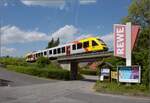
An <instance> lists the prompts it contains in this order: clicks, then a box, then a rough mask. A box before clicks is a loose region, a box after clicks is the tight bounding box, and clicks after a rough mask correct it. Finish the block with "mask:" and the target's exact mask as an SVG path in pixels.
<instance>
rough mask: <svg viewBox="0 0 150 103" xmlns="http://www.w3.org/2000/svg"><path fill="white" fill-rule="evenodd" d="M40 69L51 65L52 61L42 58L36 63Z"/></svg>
mask: <svg viewBox="0 0 150 103" xmlns="http://www.w3.org/2000/svg"><path fill="white" fill-rule="evenodd" d="M36 63H37V66H38V67H40V68H41V67H45V66H46V65H48V64H50V60H49V59H48V58H46V57H40V58H38V60H37V61H36Z"/></svg>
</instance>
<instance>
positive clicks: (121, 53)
mask: <svg viewBox="0 0 150 103" xmlns="http://www.w3.org/2000/svg"><path fill="white" fill-rule="evenodd" d="M114 55H115V56H118V57H122V58H125V57H126V25H122V24H114Z"/></svg>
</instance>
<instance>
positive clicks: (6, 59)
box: [0, 57, 28, 66]
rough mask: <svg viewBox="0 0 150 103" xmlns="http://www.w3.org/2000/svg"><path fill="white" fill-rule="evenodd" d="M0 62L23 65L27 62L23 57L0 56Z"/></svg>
mask: <svg viewBox="0 0 150 103" xmlns="http://www.w3.org/2000/svg"><path fill="white" fill-rule="evenodd" d="M0 63H1V64H3V65H23V66H26V65H28V63H27V62H26V61H25V60H24V59H23V58H9V57H3V58H0Z"/></svg>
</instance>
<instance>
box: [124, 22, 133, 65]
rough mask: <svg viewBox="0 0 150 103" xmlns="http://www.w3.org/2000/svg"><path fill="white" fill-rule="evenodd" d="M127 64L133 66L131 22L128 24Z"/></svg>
mask: <svg viewBox="0 0 150 103" xmlns="http://www.w3.org/2000/svg"><path fill="white" fill-rule="evenodd" d="M125 54H126V66H131V65H132V61H131V59H132V58H131V22H129V23H127V24H126V53H125Z"/></svg>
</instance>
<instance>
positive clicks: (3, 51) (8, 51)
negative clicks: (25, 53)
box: [1, 47, 17, 56]
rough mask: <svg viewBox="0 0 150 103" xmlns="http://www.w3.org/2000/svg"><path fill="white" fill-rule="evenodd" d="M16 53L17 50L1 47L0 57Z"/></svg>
mask: <svg viewBox="0 0 150 103" xmlns="http://www.w3.org/2000/svg"><path fill="white" fill-rule="evenodd" d="M16 51H17V50H16V49H15V48H7V47H1V55H2V56H6V55H9V56H10V55H13V54H14V53H16Z"/></svg>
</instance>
